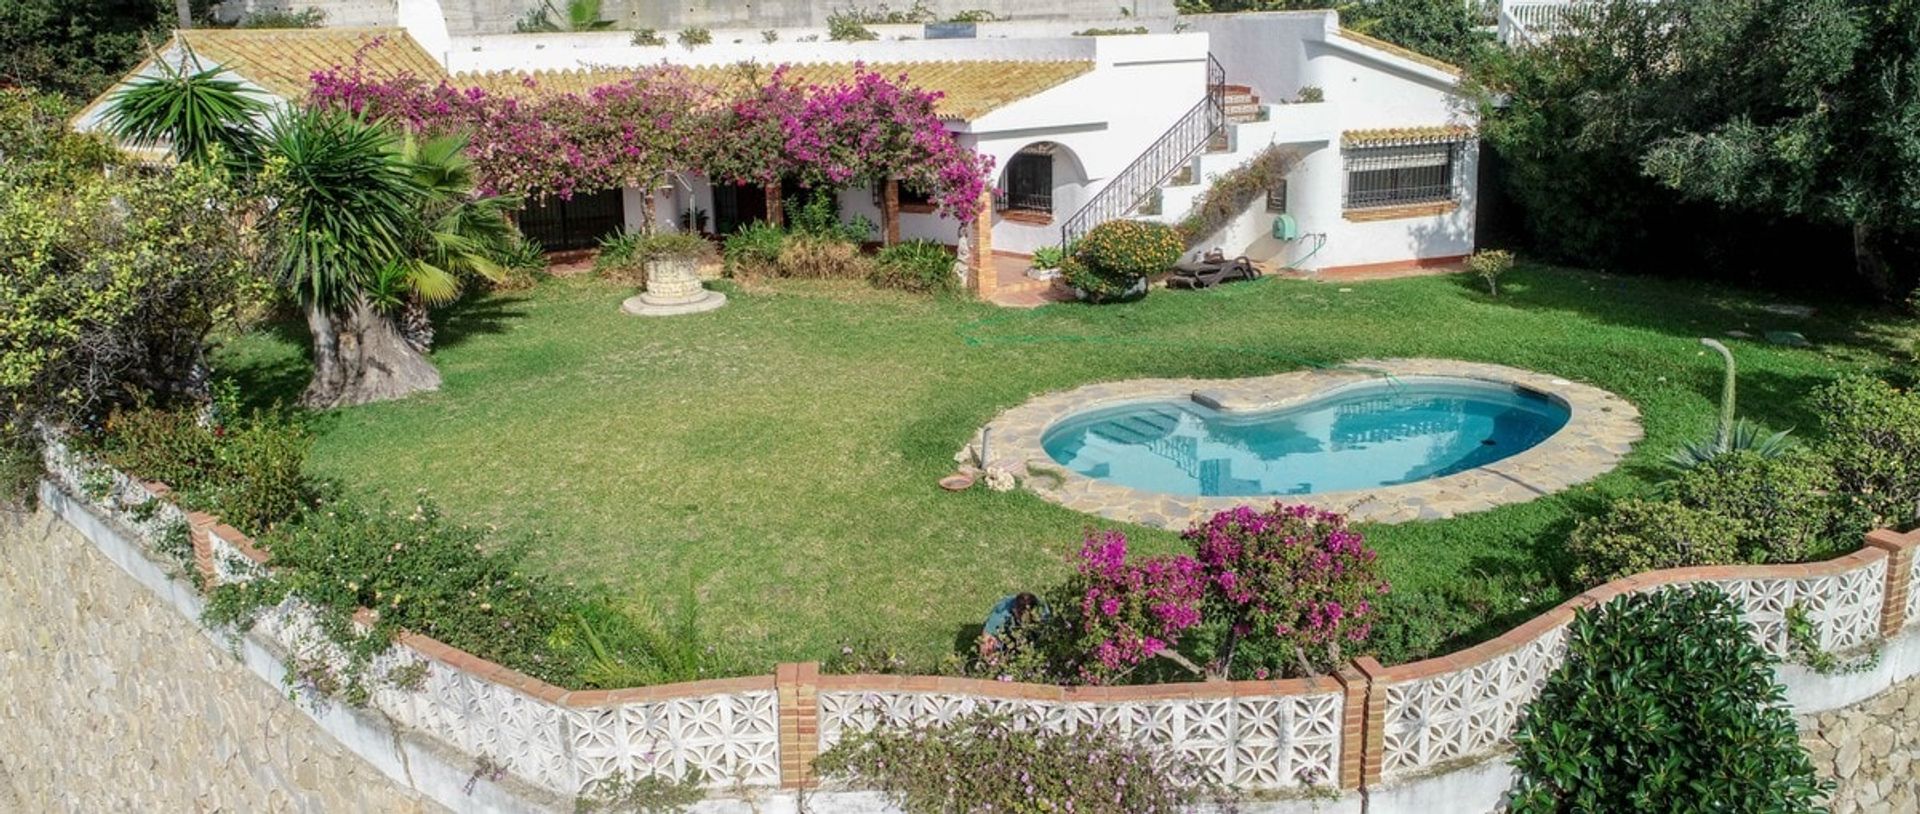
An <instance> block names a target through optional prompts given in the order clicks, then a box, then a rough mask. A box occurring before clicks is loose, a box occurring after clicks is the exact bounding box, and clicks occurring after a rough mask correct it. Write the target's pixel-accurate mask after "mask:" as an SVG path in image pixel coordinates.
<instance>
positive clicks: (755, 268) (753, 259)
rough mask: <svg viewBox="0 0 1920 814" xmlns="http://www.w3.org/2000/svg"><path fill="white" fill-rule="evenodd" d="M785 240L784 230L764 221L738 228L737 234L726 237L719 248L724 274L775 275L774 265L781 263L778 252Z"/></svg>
mask: <svg viewBox="0 0 1920 814" xmlns="http://www.w3.org/2000/svg"><path fill="white" fill-rule="evenodd" d="M786 240H787V233H786V232H785V231H784V230H782V229H781V228H780V227H778V226H775V225H773V224H771V223H767V222H765V221H754V222H753V223H749V224H747V225H745V226H742V227H740V230H739V231H736V232H734V233H733V234H732V235H729V236H728V237H727V239H726V242H725V244H724V245H723V248H722V254H723V255H724V256H725V257H726V263H727V273H728V274H732V275H743V276H744V275H754V274H764V275H771V274H776V273H778V271H777V269H776V268H775V264H777V263H779V262H780V249H781V247H782V246H783V245H785V244H786Z"/></svg>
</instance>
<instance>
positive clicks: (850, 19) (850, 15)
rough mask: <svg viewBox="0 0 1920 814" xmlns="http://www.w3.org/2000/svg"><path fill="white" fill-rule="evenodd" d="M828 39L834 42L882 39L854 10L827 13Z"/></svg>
mask: <svg viewBox="0 0 1920 814" xmlns="http://www.w3.org/2000/svg"><path fill="white" fill-rule="evenodd" d="M827 39H829V40H831V41H833V42H868V41H871V40H877V39H880V35H879V34H875V33H873V29H871V28H868V27H867V26H866V24H865V20H864V19H863V18H862V16H861V15H860V14H859V13H857V12H854V11H836V12H833V13H831V14H828V15H827Z"/></svg>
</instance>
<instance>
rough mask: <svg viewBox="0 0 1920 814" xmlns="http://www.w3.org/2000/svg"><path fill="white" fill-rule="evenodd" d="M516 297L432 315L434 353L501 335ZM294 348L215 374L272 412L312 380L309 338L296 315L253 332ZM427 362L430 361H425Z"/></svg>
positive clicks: (520, 298)
mask: <svg viewBox="0 0 1920 814" xmlns="http://www.w3.org/2000/svg"><path fill="white" fill-rule="evenodd" d="M525 302H526V297H525V296H524V295H520V294H482V295H478V296H470V297H463V298H461V299H460V300H459V301H458V302H455V303H454V304H453V305H450V306H448V307H447V308H445V309H443V310H441V311H439V312H437V313H435V314H434V327H435V332H434V350H436V351H440V350H445V349H447V348H453V347H458V346H459V345H461V344H464V343H466V342H467V341H469V340H472V339H474V338H477V337H481V336H487V335H493V334H502V333H505V332H506V330H507V325H508V323H510V322H513V321H515V320H518V319H520V318H521V317H524V316H526V310H525V309H524V308H523V307H522V306H523V305H524V304H525ZM258 330H259V331H260V332H262V333H266V334H270V335H272V336H273V338H275V339H277V340H279V341H281V342H284V343H286V344H288V345H290V346H292V347H294V348H297V349H298V353H297V354H288V355H279V356H272V357H268V358H261V359H243V360H237V361H232V360H230V361H228V362H226V363H225V365H224V366H223V368H222V370H221V373H223V374H224V375H226V376H229V377H231V378H233V379H234V380H235V381H238V382H240V383H241V385H242V386H241V388H240V394H241V401H242V404H243V406H245V407H247V408H249V409H263V410H264V409H273V408H275V407H285V406H290V405H293V404H296V403H298V402H299V401H300V396H301V394H302V393H304V392H305V391H306V389H307V382H308V381H309V380H311V379H312V377H313V363H312V360H313V336H312V335H311V334H310V333H308V331H307V323H306V320H305V318H304V317H302V316H301V315H300V314H299V313H297V312H292V311H289V312H287V313H282V314H277V315H275V316H274V317H273V318H272V319H271V320H269V321H268V322H267V323H266V324H264V325H261V326H260V328H259V329H258ZM429 358H431V357H429Z"/></svg>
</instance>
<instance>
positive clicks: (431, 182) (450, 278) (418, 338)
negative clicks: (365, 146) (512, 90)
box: [369, 133, 520, 352]
mask: <svg viewBox="0 0 1920 814" xmlns="http://www.w3.org/2000/svg"><path fill="white" fill-rule="evenodd" d="M467 143H468V140H467V137H466V136H465V135H464V134H456V135H445V136H440V137H437V138H432V139H426V140H424V141H423V140H421V139H419V138H417V137H415V136H414V135H413V134H411V133H409V134H408V136H407V138H406V140H405V142H404V143H403V147H402V149H401V159H402V160H403V161H405V162H406V163H407V164H408V166H410V167H412V169H413V173H414V180H415V181H417V182H418V183H419V184H420V187H421V188H422V189H423V190H424V191H425V200H424V203H423V205H422V207H421V216H422V220H423V222H424V224H425V226H426V229H425V233H424V234H423V235H421V236H420V239H419V245H417V246H415V247H414V248H413V250H412V252H411V256H409V257H407V258H405V259H404V260H402V261H401V262H400V263H398V264H397V265H396V267H395V268H393V269H391V270H388V271H387V272H386V273H384V274H383V275H382V280H383V281H384V284H383V285H381V286H379V287H377V288H376V289H373V290H370V291H369V294H370V296H371V297H372V299H374V301H375V302H376V303H377V304H379V305H380V306H381V307H382V308H384V309H386V310H388V311H389V312H390V313H392V312H394V311H397V312H398V315H399V321H400V328H401V333H402V334H403V335H404V336H405V337H406V339H407V342H408V344H410V345H413V346H414V348H415V349H416V350H419V351H422V352H425V351H426V350H427V349H428V348H430V347H432V345H433V322H432V320H431V319H429V318H428V316H427V309H428V308H429V307H432V306H439V305H444V304H446V303H449V302H452V301H453V300H454V299H455V298H456V297H458V296H459V295H460V290H461V288H462V287H463V284H464V283H465V281H466V280H469V279H471V278H474V277H479V278H482V279H486V280H491V281H496V282H497V281H499V280H501V279H503V278H504V277H505V276H506V273H507V272H506V269H505V268H503V267H502V266H501V265H500V263H499V261H498V260H497V258H499V257H501V256H502V255H503V254H504V253H505V252H506V251H508V250H509V249H510V248H511V247H512V245H513V243H514V240H515V238H516V236H517V233H516V231H515V229H514V228H513V223H512V221H510V220H508V219H507V214H508V213H509V212H512V211H513V210H515V209H518V208H520V199H519V198H517V197H513V196H505V195H480V194H477V193H476V192H475V186H476V184H475V180H474V178H475V173H474V168H473V161H472V160H471V159H469V158H467V155H466V149H467Z"/></svg>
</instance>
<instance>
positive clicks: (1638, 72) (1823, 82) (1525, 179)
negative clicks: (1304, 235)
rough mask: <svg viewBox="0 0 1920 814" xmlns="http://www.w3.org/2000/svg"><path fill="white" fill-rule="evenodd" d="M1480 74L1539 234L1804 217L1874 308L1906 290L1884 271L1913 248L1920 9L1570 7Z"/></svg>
mask: <svg viewBox="0 0 1920 814" xmlns="http://www.w3.org/2000/svg"><path fill="white" fill-rule="evenodd" d="M1478 78H1479V79H1480V81H1481V82H1482V83H1484V85H1485V86H1486V88H1487V89H1488V90H1489V91H1490V92H1489V94H1488V97H1487V98H1488V100H1489V104H1488V105H1487V106H1486V108H1485V113H1486V116H1485V120H1484V123H1483V133H1484V135H1485V136H1486V138H1487V139H1488V140H1489V141H1490V142H1492V143H1493V145H1494V146H1495V147H1496V148H1497V150H1498V152H1499V153H1500V154H1501V155H1502V156H1503V157H1505V158H1507V159H1509V160H1511V161H1512V162H1513V164H1514V169H1515V173H1514V179H1515V181H1516V183H1517V191H1518V192H1519V197H1520V198H1521V199H1522V201H1523V203H1524V204H1526V205H1527V206H1528V208H1529V210H1530V212H1529V215H1530V217H1532V218H1533V219H1535V220H1536V224H1535V225H1536V229H1535V231H1536V233H1537V234H1547V235H1551V236H1552V237H1550V238H1549V239H1550V240H1553V241H1554V242H1557V243H1560V244H1562V245H1563V246H1564V245H1569V244H1574V243H1575V242H1576V241H1579V240H1581V239H1582V238H1581V236H1582V235H1585V241H1584V242H1585V243H1586V244H1587V245H1588V246H1589V247H1592V248H1598V244H1600V243H1603V242H1606V241H1612V242H1615V243H1616V244H1618V243H1625V244H1629V245H1632V244H1635V243H1639V242H1641V238H1642V237H1644V235H1645V231H1644V230H1646V229H1649V228H1652V227H1653V226H1655V225H1656V224H1657V223H1658V222H1659V221H1660V220H1662V219H1665V220H1668V221H1672V220H1675V218H1674V215H1676V214H1677V213H1680V212H1682V211H1685V210H1684V209H1683V207H1686V206H1692V207H1696V209H1695V210H1693V211H1696V212H1698V211H1702V210H1706V211H1708V215H1707V217H1716V216H1727V217H1728V220H1729V221H1731V220H1732V219H1734V218H1745V219H1747V220H1749V221H1755V220H1762V219H1779V218H1797V219H1800V220H1801V221H1802V222H1807V223H1814V224H1831V225H1835V226H1840V227H1845V228H1848V229H1851V230H1852V231H1853V234H1854V236H1855V246H1856V254H1857V256H1858V257H1859V258H1860V262H1859V267H1860V270H1861V271H1862V272H1865V279H1866V280H1867V282H1869V283H1870V284H1871V285H1873V286H1874V287H1875V288H1876V289H1878V290H1880V291H1881V292H1882V293H1883V294H1890V293H1892V292H1893V291H1894V290H1895V289H1896V288H1897V287H1898V286H1899V284H1900V283H1901V282H1902V281H1899V280H1896V279H1894V276H1893V274H1891V273H1890V272H1889V271H1888V270H1887V267H1886V266H1885V265H1884V264H1883V263H1881V262H1880V261H1879V259H1878V258H1879V256H1880V252H1881V250H1882V249H1884V248H1885V247H1886V246H1888V245H1891V244H1895V243H1897V242H1899V241H1901V240H1903V239H1906V240H1910V239H1912V237H1913V236H1914V235H1916V234H1920V126H1916V125H1917V124H1920V0H1662V2H1658V3H1645V2H1640V1H1639V0H1598V1H1597V2H1594V3H1583V4H1575V5H1574V6H1573V7H1572V11H1571V13H1570V15H1569V16H1568V18H1567V19H1566V20H1565V23H1564V25H1563V26H1562V27H1561V28H1560V29H1557V31H1556V36H1553V37H1551V38H1547V39H1544V40H1542V41H1540V42H1538V43H1537V44H1535V45H1531V46H1526V47H1521V48H1518V49H1516V50H1514V51H1512V52H1510V53H1508V54H1505V55H1503V56H1502V57H1499V58H1496V59H1493V60H1490V61H1489V62H1488V63H1487V64H1486V65H1485V66H1483V69H1482V70H1481V71H1480V72H1479V76H1478ZM1716 209H1717V210H1718V213H1717V214H1716V213H1713V212H1712V211H1711V210H1716ZM1736 228H1737V227H1736ZM1570 235H1571V236H1573V238H1574V239H1573V240H1569V239H1568V236H1570ZM1569 253H1572V252H1569Z"/></svg>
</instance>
